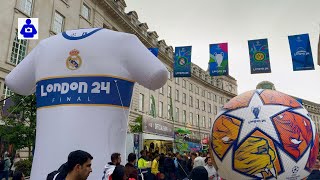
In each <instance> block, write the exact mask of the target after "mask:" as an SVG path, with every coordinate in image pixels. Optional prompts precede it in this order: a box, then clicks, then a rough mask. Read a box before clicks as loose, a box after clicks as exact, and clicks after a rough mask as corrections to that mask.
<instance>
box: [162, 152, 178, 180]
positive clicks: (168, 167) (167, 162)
mask: <svg viewBox="0 0 320 180" xmlns="http://www.w3.org/2000/svg"><path fill="white" fill-rule="evenodd" d="M175 168H176V167H175V165H174V161H173V155H172V153H171V152H169V153H168V155H167V157H166V158H165V159H164V172H165V177H166V180H174V179H175V175H174V172H175Z"/></svg>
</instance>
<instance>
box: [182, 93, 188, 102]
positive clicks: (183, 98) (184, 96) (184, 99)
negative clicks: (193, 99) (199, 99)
mask: <svg viewBox="0 0 320 180" xmlns="http://www.w3.org/2000/svg"><path fill="white" fill-rule="evenodd" d="M182 103H183V104H186V103H187V95H186V93H183V94H182Z"/></svg>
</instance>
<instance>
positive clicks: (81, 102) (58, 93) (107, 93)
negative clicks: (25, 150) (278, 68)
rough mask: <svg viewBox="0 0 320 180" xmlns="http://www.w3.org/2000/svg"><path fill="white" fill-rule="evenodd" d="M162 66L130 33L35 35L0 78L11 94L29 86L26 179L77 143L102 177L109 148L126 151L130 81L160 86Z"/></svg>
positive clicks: (42, 173) (55, 163) (38, 175)
mask: <svg viewBox="0 0 320 180" xmlns="http://www.w3.org/2000/svg"><path fill="white" fill-rule="evenodd" d="M167 79H168V70H167V68H166V67H165V66H164V64H163V63H162V62H161V61H160V60H159V59H158V58H156V57H155V56H154V55H153V54H152V53H151V52H150V51H149V50H148V49H147V48H146V47H145V46H144V45H143V44H142V43H141V41H140V40H139V39H138V38H137V37H136V36H135V35H132V34H127V33H123V32H115V31H111V30H107V29H102V28H91V29H79V30H70V31H66V32H63V33H60V34H57V35H55V36H51V37H49V38H47V39H44V40H42V41H41V42H40V43H39V44H38V45H37V46H36V47H35V48H34V49H32V51H31V52H30V53H29V54H28V55H27V56H26V57H25V58H24V59H23V60H22V62H21V63H20V64H18V65H17V66H16V67H15V68H14V69H13V70H12V71H11V72H10V73H9V74H8V75H7V76H6V78H5V81H6V85H7V86H8V87H9V89H11V90H12V91H13V92H15V93H18V94H21V95H30V94H32V93H34V92H35V91H36V98H37V127H36V129H37V133H36V146H35V154H34V159H33V164H32V170H31V179H35V180H37V179H45V178H46V176H47V174H48V173H50V172H52V171H54V170H56V167H59V165H60V164H62V163H63V162H64V158H65V157H66V156H68V153H69V152H71V151H74V150H76V149H82V150H84V151H87V152H90V153H91V154H92V156H93V157H95V158H96V160H95V161H93V163H92V169H93V172H92V174H91V175H90V176H89V180H97V179H101V177H102V175H103V169H104V164H105V162H107V161H108V160H109V158H110V156H111V154H112V153H113V152H119V153H120V154H125V149H126V148H125V146H126V134H127V128H128V115H129V108H130V103H131V97H132V93H133V87H134V83H135V82H138V83H139V84H140V85H142V86H145V87H146V88H148V89H151V90H156V89H159V88H160V87H162V86H163V85H164V84H165V83H166V81H167Z"/></svg>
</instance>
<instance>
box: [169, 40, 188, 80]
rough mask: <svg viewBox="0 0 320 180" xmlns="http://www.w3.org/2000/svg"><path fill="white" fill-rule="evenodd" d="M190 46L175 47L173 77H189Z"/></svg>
mask: <svg viewBox="0 0 320 180" xmlns="http://www.w3.org/2000/svg"><path fill="white" fill-rule="evenodd" d="M191 49H192V46H184V47H176V48H175V55H174V67H173V69H174V75H173V76H174V77H191Z"/></svg>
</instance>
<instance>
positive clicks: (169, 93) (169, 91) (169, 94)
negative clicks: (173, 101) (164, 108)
mask: <svg viewBox="0 0 320 180" xmlns="http://www.w3.org/2000/svg"><path fill="white" fill-rule="evenodd" d="M168 97H171V86H168Z"/></svg>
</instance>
